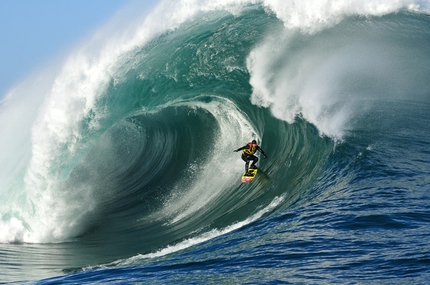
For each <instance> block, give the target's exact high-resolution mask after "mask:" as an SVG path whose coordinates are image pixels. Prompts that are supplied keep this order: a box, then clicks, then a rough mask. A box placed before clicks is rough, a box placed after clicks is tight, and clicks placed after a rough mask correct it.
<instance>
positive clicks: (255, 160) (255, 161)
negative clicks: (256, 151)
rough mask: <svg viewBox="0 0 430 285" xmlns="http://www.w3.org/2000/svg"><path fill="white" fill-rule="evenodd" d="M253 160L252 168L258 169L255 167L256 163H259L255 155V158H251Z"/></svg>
mask: <svg viewBox="0 0 430 285" xmlns="http://www.w3.org/2000/svg"><path fill="white" fill-rule="evenodd" d="M251 160H252V164H251V168H256V167H255V164H256V163H257V161H258V157H256V156H255V155H253V156H252V157H251Z"/></svg>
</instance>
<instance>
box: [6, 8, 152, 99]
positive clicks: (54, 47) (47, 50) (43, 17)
mask: <svg viewBox="0 0 430 285" xmlns="http://www.w3.org/2000/svg"><path fill="white" fill-rule="evenodd" d="M131 2H132V1H131V0H103V1H97V0H61V1H60V0H0V99H1V98H2V97H3V96H4V95H5V94H6V93H7V91H8V90H9V89H11V88H12V87H13V86H15V85H16V84H18V83H20V82H21V81H23V80H24V79H25V78H26V77H28V76H29V75H30V74H31V73H33V72H36V71H37V70H38V69H40V68H42V67H43V66H44V64H46V63H47V62H49V61H50V60H53V59H54V58H55V57H56V56H60V55H61V54H64V53H66V54H67V51H70V50H72V49H73V47H75V46H77V44H78V43H79V42H80V41H82V40H84V39H85V38H86V37H89V36H91V34H92V33H94V32H95V31H97V29H98V28H101V27H102V26H103V25H104V24H106V23H107V22H108V21H109V20H110V19H111V18H112V17H114V15H115V14H116V13H117V12H118V11H120V10H121V9H123V8H125V7H127V6H128V5H130V4H131ZM141 2H144V3H148V6H149V4H151V3H153V2H156V1H155V0H141Z"/></svg>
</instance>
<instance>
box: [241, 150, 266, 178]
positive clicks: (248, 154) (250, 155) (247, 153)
mask: <svg viewBox="0 0 430 285" xmlns="http://www.w3.org/2000/svg"><path fill="white" fill-rule="evenodd" d="M257 150H258V151H259V152H261V153H262V154H263V155H264V157H265V158H266V157H267V155H266V153H265V152H264V150H262V149H261V147H259V146H258V145H256V147H254V146H253V144H252V143H248V144H247V145H245V146H243V147H241V148H238V149H236V150H235V151H242V159H243V161H245V173H248V168H249V162H250V161H252V164H251V168H255V164H256V163H257V162H258V157H256V156H255V155H254V153H255V152H256V151H257Z"/></svg>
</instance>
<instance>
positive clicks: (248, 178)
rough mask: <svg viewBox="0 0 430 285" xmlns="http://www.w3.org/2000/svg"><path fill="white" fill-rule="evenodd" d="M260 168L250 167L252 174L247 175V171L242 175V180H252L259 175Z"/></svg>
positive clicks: (249, 170)
mask: <svg viewBox="0 0 430 285" xmlns="http://www.w3.org/2000/svg"><path fill="white" fill-rule="evenodd" d="M257 171H258V169H248V172H249V173H250V174H251V176H245V173H244V174H243V175H242V182H244V183H245V182H251V181H252V180H253V179H254V178H255V176H256V175H257Z"/></svg>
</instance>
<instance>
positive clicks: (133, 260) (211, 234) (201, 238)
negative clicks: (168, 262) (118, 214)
mask: <svg viewBox="0 0 430 285" xmlns="http://www.w3.org/2000/svg"><path fill="white" fill-rule="evenodd" d="M283 200H284V198H283V197H275V198H274V199H273V201H272V202H271V203H270V204H269V205H267V206H266V207H264V208H263V209H261V210H259V211H258V212H257V213H255V214H253V215H252V216H250V217H249V218H247V219H245V220H243V221H240V222H237V223H234V224H232V225H230V226H228V227H226V228H224V229H213V230H210V231H208V232H205V233H203V234H200V235H198V236H196V237H193V238H189V239H186V240H184V241H181V242H179V243H177V244H175V245H170V246H167V247H165V248H163V249H161V250H159V251H156V252H153V253H148V254H138V255H136V256H133V257H130V258H126V259H121V260H117V261H114V262H112V263H109V264H105V265H101V266H90V267H88V268H85V269H86V270H91V269H93V268H95V267H96V268H105V267H111V266H129V265H134V264H138V263H139V262H141V261H142V260H144V259H150V258H156V257H161V256H165V255H168V254H172V253H174V252H178V251H181V250H184V249H186V248H189V247H192V246H194V245H197V244H200V243H203V242H206V241H208V240H211V239H214V238H216V237H219V236H222V235H225V234H228V233H230V232H232V231H235V230H237V229H240V228H242V227H244V226H246V225H248V224H250V223H252V222H255V221H256V220H258V219H260V218H261V217H262V216H263V215H264V214H266V213H268V212H270V211H273V210H274V209H275V208H276V207H277V206H278V205H280V204H281V203H282V202H283Z"/></svg>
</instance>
